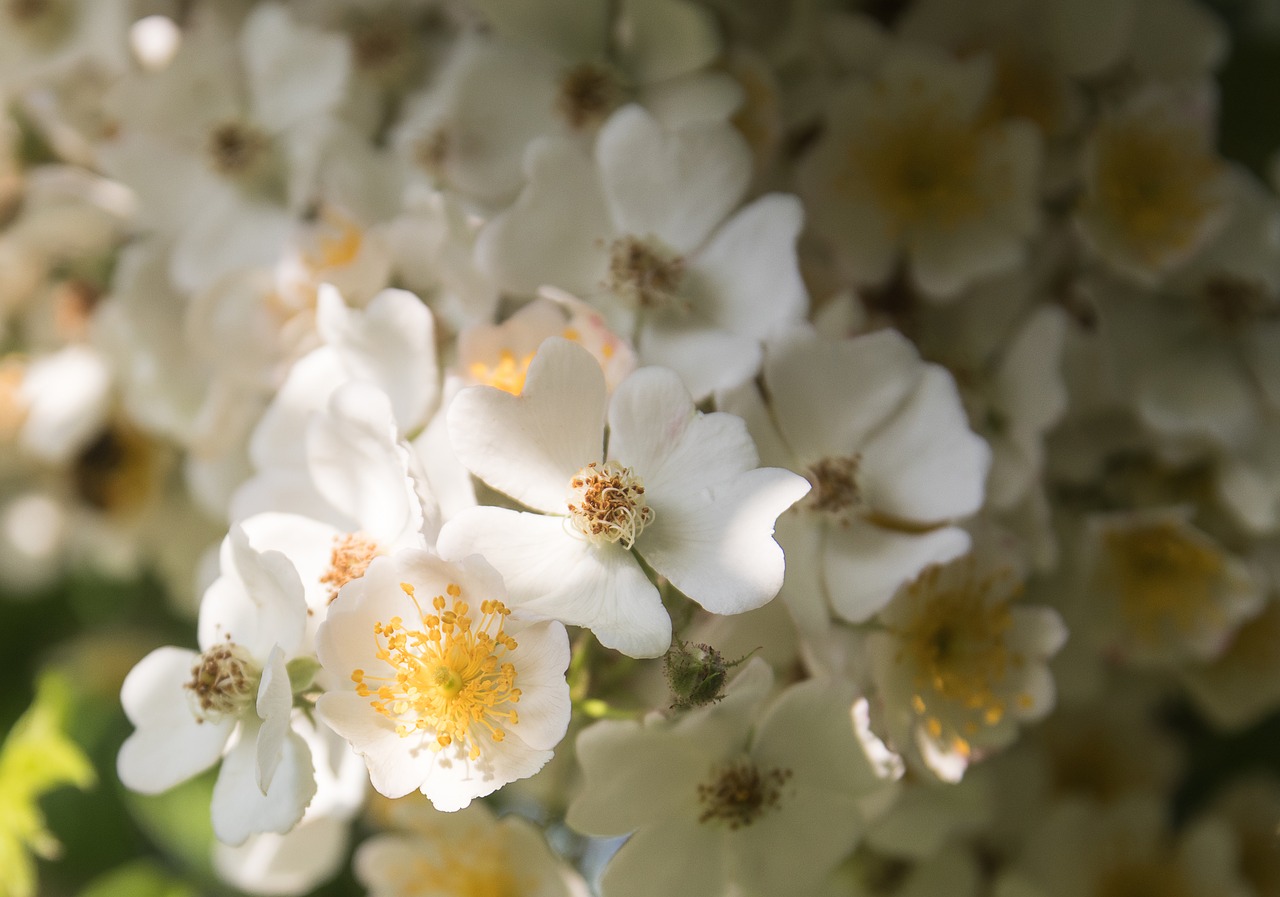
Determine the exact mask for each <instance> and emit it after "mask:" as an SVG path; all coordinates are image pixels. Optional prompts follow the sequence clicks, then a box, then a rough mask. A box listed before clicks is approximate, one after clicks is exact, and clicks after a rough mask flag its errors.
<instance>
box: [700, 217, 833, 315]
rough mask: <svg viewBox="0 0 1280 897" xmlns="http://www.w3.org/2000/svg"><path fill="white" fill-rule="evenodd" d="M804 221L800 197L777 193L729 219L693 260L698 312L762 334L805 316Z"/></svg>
mask: <svg viewBox="0 0 1280 897" xmlns="http://www.w3.org/2000/svg"><path fill="white" fill-rule="evenodd" d="M803 224H804V210H803V208H802V207H801V205H800V201H799V200H798V199H796V198H795V197H794V196H783V195H781V194H778V193H771V194H769V195H768V196H763V197H761V198H760V199H757V200H756V201H755V202H753V203H751V204H750V205H748V206H746V207H745V208H743V209H742V210H740V211H739V212H738V213H737V214H735V215H734V216H733V217H732V218H730V219H729V220H728V221H727V222H726V223H725V224H724V226H722V227H721V228H720V229H719V230H717V231H716V232H715V234H713V235H712V237H711V240H710V241H709V242H708V243H707V246H706V248H704V249H703V250H702V251H701V252H699V253H698V254H697V255H696V256H694V258H693V260H692V261H691V263H690V265H689V269H688V275H687V281H686V287H685V289H686V290H687V291H688V293H689V294H690V296H691V297H693V300H694V303H695V307H696V308H697V310H698V313H699V314H700V315H703V316H705V317H707V318H709V319H710V320H711V321H713V322H714V323H716V324H718V325H719V326H720V327H722V328H724V329H725V330H730V331H732V332H734V333H741V334H745V335H749V336H753V337H756V338H757V339H764V338H765V337H767V336H772V335H773V334H774V333H775V332H777V330H778V329H779V328H780V327H783V326H784V325H787V324H790V323H794V322H798V321H800V320H801V319H803V318H804V315H805V312H806V311H807V310H808V306H809V294H808V291H807V290H806V289H805V286H804V281H802V280H801V279H800V269H799V266H798V263H797V261H796V238H797V237H799V236H800V228H801V226H802V225H803Z"/></svg>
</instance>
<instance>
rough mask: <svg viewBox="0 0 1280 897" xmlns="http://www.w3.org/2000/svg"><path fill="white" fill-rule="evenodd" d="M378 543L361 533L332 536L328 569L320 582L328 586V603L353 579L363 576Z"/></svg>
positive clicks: (375, 555) (371, 561)
mask: <svg viewBox="0 0 1280 897" xmlns="http://www.w3.org/2000/svg"><path fill="white" fill-rule="evenodd" d="M379 553H380V552H379V550H378V543H377V542H375V541H373V540H372V539H370V538H368V537H367V536H365V535H364V534H363V533H347V534H345V535H340V536H334V537H333V551H332V552H331V553H330V555H329V569H327V570H325V571H324V575H322V576H321V577H320V582H321V583H323V584H324V585H327V586H328V587H329V603H330V604H332V603H333V599H335V598H337V597H338V592H339V591H340V590H341V589H342V587H343V586H345V585H346V584H347V583H349V582H351V580H353V579H359V578H360V577H361V576H364V574H365V571H366V570H368V569H369V565H370V564H371V563H373V559H374V558H375V557H377V556H378V554H379Z"/></svg>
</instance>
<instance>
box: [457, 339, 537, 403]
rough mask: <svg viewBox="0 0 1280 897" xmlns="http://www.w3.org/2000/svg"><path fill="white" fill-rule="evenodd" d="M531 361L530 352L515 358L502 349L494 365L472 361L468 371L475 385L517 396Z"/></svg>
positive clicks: (531, 354) (521, 388)
mask: <svg viewBox="0 0 1280 897" xmlns="http://www.w3.org/2000/svg"><path fill="white" fill-rule="evenodd" d="M532 361H533V353H532V352H530V353H528V354H527V355H525V356H523V357H521V358H516V355H515V353H514V352H512V351H511V350H510V349H503V350H502V352H501V353H499V355H498V361H497V363H496V364H493V365H488V364H485V363H484V362H483V361H473V362H471V365H470V367H469V368H468V371H469V372H470V373H471V378H472V379H473V380H475V381H476V382H477V383H482V384H484V385H485V386H493V387H495V388H497V389H500V390H502V391H503V392H509V393H511V394H512V395H513V396H518V395H520V392H521V391H522V390H523V389H524V378H525V377H526V376H528V374H529V364H530V362H532Z"/></svg>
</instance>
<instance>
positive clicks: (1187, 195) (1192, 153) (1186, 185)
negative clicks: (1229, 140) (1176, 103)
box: [1085, 115, 1221, 266]
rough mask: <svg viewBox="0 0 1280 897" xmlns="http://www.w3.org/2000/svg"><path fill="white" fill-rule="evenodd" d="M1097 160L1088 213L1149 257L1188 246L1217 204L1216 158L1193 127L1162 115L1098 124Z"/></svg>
mask: <svg viewBox="0 0 1280 897" xmlns="http://www.w3.org/2000/svg"><path fill="white" fill-rule="evenodd" d="M1093 168H1094V171H1093V175H1094V176H1093V190H1092V191H1091V192H1090V194H1089V195H1088V196H1087V197H1086V199H1085V211H1086V213H1093V214H1097V215H1100V216H1102V217H1104V218H1105V219H1106V220H1107V221H1109V222H1111V224H1112V225H1113V226H1114V227H1115V228H1116V229H1117V230H1118V232H1119V236H1120V238H1121V239H1122V240H1123V241H1124V242H1125V243H1126V244H1127V248H1128V249H1129V251H1131V252H1133V253H1134V254H1135V255H1137V256H1138V258H1139V259H1140V260H1141V261H1142V262H1143V263H1144V264H1147V265H1153V266H1154V265H1160V264H1163V263H1165V262H1166V261H1167V260H1168V259H1169V257H1170V256H1176V255H1177V254H1179V253H1182V252H1185V251H1187V250H1188V249H1190V248H1191V247H1192V246H1193V244H1194V243H1195V242H1196V240H1197V238H1198V237H1199V236H1200V234H1201V233H1202V232H1203V229H1204V225H1205V222H1206V220H1207V219H1208V218H1209V216H1210V215H1212V214H1213V213H1214V212H1215V211H1216V210H1217V208H1218V205H1219V201H1218V199H1217V198H1216V197H1215V196H1213V195H1212V193H1211V190H1212V187H1213V182H1214V181H1215V180H1216V179H1217V177H1218V174H1219V173H1220V171H1221V164H1220V162H1219V160H1218V158H1217V157H1216V156H1215V155H1214V154H1213V153H1212V152H1211V151H1210V150H1209V149H1208V148H1207V147H1206V146H1205V145H1204V141H1203V140H1202V139H1201V138H1200V136H1199V135H1198V133H1197V132H1196V130H1195V129H1194V128H1192V127H1189V126H1186V125H1181V124H1179V123H1177V122H1174V121H1170V120H1167V119H1165V118H1164V117H1161V116H1153V115H1147V116H1144V117H1136V118H1130V119H1125V120H1115V121H1110V122H1104V123H1103V124H1102V125H1100V126H1099V128H1098V131H1097V135H1096V138H1095V144H1094V158H1093Z"/></svg>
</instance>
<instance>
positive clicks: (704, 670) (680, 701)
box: [662, 639, 751, 710]
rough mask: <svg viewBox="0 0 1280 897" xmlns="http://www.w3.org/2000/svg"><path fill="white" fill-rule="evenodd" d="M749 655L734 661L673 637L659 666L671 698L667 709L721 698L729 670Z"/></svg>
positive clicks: (700, 704) (704, 703)
mask: <svg viewBox="0 0 1280 897" xmlns="http://www.w3.org/2000/svg"><path fill="white" fill-rule="evenodd" d="M750 656H751V655H750V654H744V655H743V656H742V657H739V658H738V659H737V660H725V659H724V655H723V654H721V653H720V652H719V651H717V650H716V649H715V648H713V647H711V646H710V645H704V644H694V643H691V642H682V641H680V640H679V639H677V640H676V641H675V642H673V643H672V645H671V647H670V648H668V649H667V653H666V655H665V656H664V657H663V658H662V669H663V672H664V673H666V676H667V685H668V687H670V689H671V697H672V698H673V699H674V700H672V702H671V709H672V710H688V709H690V708H692V707H704V706H706V705H707V704H715V703H716V702H718V701H719V700H720V699H721V698H723V697H724V685H725V681H726V680H727V679H728V675H729V670H731V669H733V668H734V667H736V666H737V665H738V664H740V663H742V662H743V661H744V660H746V659H747V658H748V657H750Z"/></svg>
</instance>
